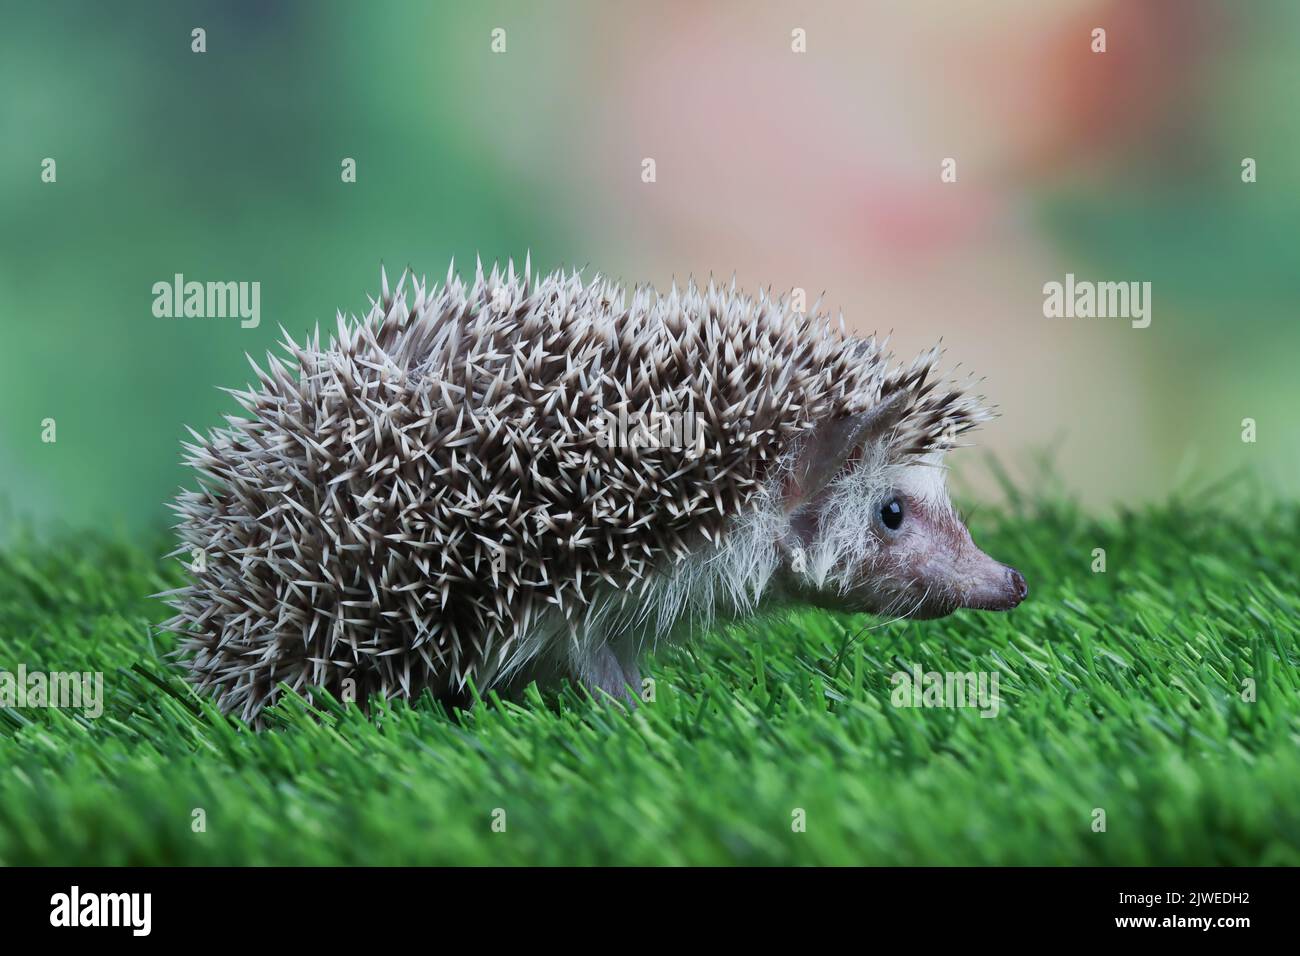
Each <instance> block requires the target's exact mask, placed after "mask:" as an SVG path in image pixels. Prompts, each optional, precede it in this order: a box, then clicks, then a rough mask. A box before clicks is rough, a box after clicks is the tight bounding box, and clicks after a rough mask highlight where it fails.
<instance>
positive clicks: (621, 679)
mask: <svg viewBox="0 0 1300 956" xmlns="http://www.w3.org/2000/svg"><path fill="white" fill-rule="evenodd" d="M578 682H579V683H580V684H582V686H583V687H585V688H587V691H588V692H589V693H590V694H591V696H592V697H595V698H596V699H597V700H599V699H601V697H602V696H604V695H608V696H609V697H612V698H613V699H614V700H616V701H618V702H619V703H622V704H627V705H629V706H632V707H635V706H636V704H637V698H636V692H637V690H638V689H639V688H640V686H641V673H640V670H639V669H638V668H637V666H636V662H635V661H632V662H630V663H628V664H623V663H622V662H620V661H619V659H618V655H617V654H616V653H614V649H613V648H612V647H610V646H609V645H608V644H606V645H605V646H604V647H602V648H600V649H599V650H597V651H595V652H594V653H593V654H592V655H591V656H590V657H589V658H587V661H586V665H585V666H584V667H583V668H582V673H581V674H579V675H578Z"/></svg>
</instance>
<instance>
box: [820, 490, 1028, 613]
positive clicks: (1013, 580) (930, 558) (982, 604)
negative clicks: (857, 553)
mask: <svg viewBox="0 0 1300 956" xmlns="http://www.w3.org/2000/svg"><path fill="white" fill-rule="evenodd" d="M877 503H878V505H879V506H878V507H877V508H875V509H874V513H873V515H872V521H871V524H870V526H869V527H868V529H867V535H868V536H869V538H870V541H869V544H868V548H867V551H866V554H865V555H864V557H863V560H861V561H860V562H859V563H858V565H857V567H856V568H854V569H851V570H850V571H849V577H848V580H847V583H848V587H847V589H846V590H845V591H844V593H843V598H844V600H845V602H846V603H847V604H849V605H850V606H852V607H854V608H855V609H857V610H862V611H869V612H871V613H873V614H880V615H889V616H898V617H914V618H931V617H943V616H944V615H946V614H951V613H952V612H953V611H956V610H958V609H959V608H971V609H975V610H983V611H1007V610H1010V609H1011V608H1013V607H1015V606H1016V605H1018V604H1019V603H1020V602H1021V601H1023V600H1024V598H1025V595H1026V593H1027V590H1028V589H1027V587H1026V585H1025V579H1024V578H1023V577H1022V576H1021V574H1020V572H1019V571H1017V570H1015V569H1014V568H1011V567H1008V566H1006V565H1005V564H1001V563H1000V562H998V561H995V560H994V559H993V558H991V557H989V556H988V555H987V554H985V553H984V552H983V551H981V550H980V549H979V548H977V547H976V546H975V542H973V541H972V540H971V536H970V532H969V531H967V530H966V526H965V525H964V524H962V521H961V519H960V518H959V517H958V516H957V514H956V512H955V511H954V510H953V508H952V506H951V505H950V504H949V503H948V500H947V496H946V495H938V496H936V495H933V494H930V495H925V494H922V495H918V494H914V493H911V492H909V491H908V490H906V488H898V489H891V490H890V491H888V492H887V493H886V494H885V495H883V496H881V497H880V499H879V500H878V502H877Z"/></svg>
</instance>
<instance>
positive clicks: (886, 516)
mask: <svg viewBox="0 0 1300 956" xmlns="http://www.w3.org/2000/svg"><path fill="white" fill-rule="evenodd" d="M880 520H881V521H883V522H884V524H885V527H886V528H888V529H889V530H890V531H897V530H898V529H899V526H900V525H902V523H903V503H902V502H901V501H899V500H898V498H890V499H889V500H888V501H886V502H885V503H884V504H883V505H881V506H880Z"/></svg>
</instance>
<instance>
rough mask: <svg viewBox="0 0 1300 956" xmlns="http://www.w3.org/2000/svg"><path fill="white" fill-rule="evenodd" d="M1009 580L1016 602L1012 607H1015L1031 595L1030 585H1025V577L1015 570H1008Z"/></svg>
mask: <svg viewBox="0 0 1300 956" xmlns="http://www.w3.org/2000/svg"><path fill="white" fill-rule="evenodd" d="M1007 579H1008V580H1009V581H1010V582H1011V595H1012V597H1013V598H1014V601H1015V603H1014V604H1012V605H1011V606H1012V607H1015V606H1016V604H1019V603H1020V602H1021V601H1023V600H1024V599H1025V598H1026V597H1027V596H1028V595H1029V585H1028V584H1026V583H1025V576H1024V575H1023V574H1021V573H1020V572H1019V571H1017V570H1016V569H1015V568H1007Z"/></svg>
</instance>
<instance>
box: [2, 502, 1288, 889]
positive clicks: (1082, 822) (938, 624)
mask: <svg viewBox="0 0 1300 956" xmlns="http://www.w3.org/2000/svg"><path fill="white" fill-rule="evenodd" d="M1218 497H1219V496H1218V495H1214V496H1210V497H1209V498H1208V499H1207V498H1206V497H1204V496H1198V498H1197V500H1198V502H1202V503H1204V502H1206V501H1214V500H1216V499H1217V498H1218ZM976 519H977V520H976V521H975V527H974V531H975V534H976V539H977V541H979V542H980V543H981V544H982V545H984V546H985V547H986V550H988V551H989V552H990V553H992V554H994V555H995V556H997V557H999V558H1001V559H1002V560H1005V561H1007V562H1009V563H1013V564H1015V565H1017V566H1018V567H1020V568H1021V569H1022V570H1023V571H1024V573H1025V577H1026V578H1027V579H1028V580H1029V582H1030V588H1031V591H1030V598H1029V600H1028V601H1027V602H1026V603H1025V604H1024V605H1022V606H1021V608H1019V609H1018V610H1016V611H1014V612H1012V613H1010V614H1005V615H995V614H979V613H971V612H963V613H959V614H957V615H955V616H953V617H950V618H947V619H944V620H940V621H928V622H897V623H890V624H885V625H883V626H876V627H874V628H872V629H864V628H868V627H871V626H872V625H873V624H874V623H876V622H871V621H869V620H867V619H865V618H852V617H839V616H833V615H826V614H821V613H816V612H800V613H798V614H796V615H795V616H793V617H792V618H789V619H778V620H766V621H763V622H761V623H759V624H756V625H754V626H752V627H749V628H739V627H730V628H726V629H723V630H721V631H719V632H717V633H714V634H711V635H706V636H704V637H703V638H702V639H700V640H699V641H697V642H696V643H694V644H693V645H691V646H689V647H686V648H683V649H679V650H674V651H665V652H662V653H661V654H660V655H659V656H658V657H657V658H656V659H655V660H653V661H651V662H650V663H649V665H648V667H647V668H646V670H647V672H648V673H649V674H650V675H652V676H653V678H654V679H655V681H656V687H655V701H654V702H653V703H647V704H644V705H642V706H641V707H640V708H638V709H637V710H636V711H635V713H632V714H630V715H629V714H627V713H625V712H623V711H622V710H621V709H619V708H617V707H614V706H612V705H609V704H604V703H597V702H593V701H592V700H590V699H589V698H587V697H585V696H583V695H581V694H578V693H575V692H571V691H569V692H564V693H560V694H552V695H548V696H546V697H542V696H540V695H538V694H536V693H533V694H530V696H529V698H528V699H526V700H524V701H522V702H519V703H502V702H499V701H495V700H490V701H488V702H485V703H483V704H481V705H480V706H478V707H476V708H475V709H473V710H472V711H469V712H462V713H458V714H452V715H449V714H447V713H446V712H444V711H443V710H442V709H441V708H439V707H438V706H437V705H436V704H434V703H433V702H431V701H429V700H427V699H425V700H421V701H418V702H417V703H415V704H414V705H406V704H391V705H387V706H383V707H380V708H379V709H378V710H376V711H375V712H372V713H371V714H369V715H366V714H363V713H361V712H360V711H359V710H358V709H357V708H356V707H355V706H351V705H349V706H339V705H335V704H333V703H331V702H325V703H322V702H321V701H320V700H319V699H318V701H317V707H316V709H315V711H314V712H313V710H312V708H309V707H308V706H307V704H306V703H305V702H304V701H301V700H291V701H288V702H286V703H283V704H281V705H280V706H279V707H278V708H276V710H275V711H274V713H273V722H272V726H271V728H270V729H268V730H266V731H264V732H261V733H255V732H251V731H249V730H247V729H245V728H243V727H242V726H240V725H239V724H238V723H237V722H235V721H232V720H227V719H225V718H222V717H220V716H218V715H217V714H216V713H215V712H214V711H213V710H212V709H211V707H210V706H209V705H208V704H207V703H206V702H205V701H202V700H200V699H198V698H196V697H195V696H194V695H193V694H192V693H191V692H190V691H189V690H188V689H187V687H186V685H185V684H184V683H183V681H181V680H179V679H178V678H177V676H176V675H175V672H174V671H172V670H170V669H169V665H168V663H167V661H166V660H165V658H164V657H163V655H164V653H165V652H166V650H168V649H169V648H170V646H171V639H170V638H168V637H164V636H159V635H158V634H157V633H153V632H151V624H156V623H157V622H158V621H159V620H161V619H162V618H163V617H164V616H165V611H164V609H163V608H162V607H161V606H160V604H159V603H158V602H156V601H154V600H150V599H148V598H147V597H146V595H148V594H150V593H152V592H156V591H160V590H163V589H165V588H167V587H171V586H174V585H175V584H176V583H177V582H178V580H179V574H178V573H176V572H175V571H174V570H171V569H165V567H164V565H163V564H162V563H161V562H160V561H159V560H158V559H157V555H158V554H160V553H162V552H163V551H164V550H165V544H164V543H163V542H161V541H157V542H148V543H147V546H143V545H131V546H128V545H125V544H123V543H120V542H118V543H114V542H104V541H96V540H88V539H85V538H79V537H71V536H69V537H68V538H66V539H65V540H63V541H61V542H59V543H58V544H56V545H44V546H42V545H38V544H35V543H33V542H32V541H31V540H30V539H25V538H20V539H19V540H17V541H15V542H14V543H12V544H11V545H10V546H9V547H8V548H7V550H4V551H0V669H8V670H10V671H14V670H16V669H17V667H18V665H19V664H24V665H26V667H27V669H28V670H29V671H33V670H47V671H56V670H57V671H85V670H91V671H102V672H103V673H104V684H105V697H106V704H105V710H104V714H103V716H101V717H100V718H98V719H94V720H92V719H88V718H86V717H84V716H82V715H80V714H79V713H77V712H75V711H59V710H46V709H31V708H29V709H22V710H19V709H14V708H10V709H4V710H0V863H5V864H42V863H48V864H73V863H77V864H168V863H179V864H254V863H282V864H339V863H342V864H426V863H440V864H522V863H538V864H565V863H572V864H600V863H605V864H608V863H630V864H632V863H644V864H726V863H748V864H778V863H779V864H786V863H791V864H806V863H820V864H1290V865H1294V864H1297V863H1300V694H1298V691H1300V678H1298V677H1297V672H1296V663H1297V658H1298V657H1300V653H1298V649H1297V636H1298V634H1300V624H1298V623H1297V621H1298V620H1300V616H1298V613H1300V597H1297V594H1298V593H1300V507H1297V506H1296V505H1294V504H1289V505H1275V506H1259V508H1257V509H1256V510H1255V511H1254V512H1253V513H1246V514H1243V515H1240V516H1232V515H1228V514H1225V513H1224V512H1223V511H1221V510H1212V509H1211V510H1207V509H1205V508H1204V507H1203V505H1198V506H1197V507H1195V508H1194V507H1191V506H1184V505H1181V504H1177V503H1171V504H1167V505H1164V506H1162V507H1159V508H1154V509H1150V510H1143V511H1138V512H1133V513H1125V514H1122V515H1120V516H1118V517H1115V518H1113V519H1108V520H1103V521H1098V520H1092V519H1089V518H1086V517H1084V516H1082V515H1081V514H1079V513H1078V512H1077V511H1076V510H1075V509H1073V508H1072V507H1068V506H1065V505H1052V506H1045V505H1031V504H1029V503H1026V502H1024V501H1013V503H1012V506H1011V508H1010V509H1009V510H1008V511H1007V512H1005V513H1002V514H994V513H991V512H981V513H980V514H979V515H977V516H976ZM1094 548H1104V549H1105V550H1106V561H1107V570H1106V572H1105V573H1093V572H1092V570H1091V565H1092V563H1093V549H1094ZM914 664H919V665H920V666H921V667H922V668H923V670H925V671H938V672H947V671H961V672H966V671H974V672H979V671H986V672H993V671H996V672H997V673H998V675H999V682H1000V687H999V690H1000V696H1001V705H1000V710H999V712H998V715H997V716H996V717H993V718H988V719H986V718H981V717H980V716H979V714H978V712H977V711H976V710H974V709H967V708H961V709H953V708H949V709H941V708H934V709H924V708H922V709H904V708H899V707H895V706H894V705H893V704H892V703H891V695H892V693H893V690H894V688H893V687H892V686H891V675H893V674H894V673H895V672H896V671H901V670H908V669H910V668H911V666H912V665H914ZM1247 679H1249V680H1251V681H1253V682H1254V695H1255V699H1254V700H1253V701H1248V700H1246V699H1243V696H1246V697H1249V696H1250V695H1249V694H1246V693H1245V688H1247V687H1248V686H1249V685H1245V684H1243V682H1244V681H1246V680H1247ZM199 809H201V810H202V811H203V816H204V818H205V823H206V828H205V829H203V830H202V832H196V822H195V821H196V820H197V817H196V815H195V811H196V810H199ZM1098 809H1100V810H1102V811H1104V813H1105V831H1104V832H1098V831H1097V830H1095V829H1094V826H1095V821H1096V820H1098V819H1099V816H1098V815H1097V814H1096V813H1095V811H1096V810H1098ZM499 811H504V816H503V815H502V814H501V813H500V812H499ZM797 811H802V819H803V820H804V821H806V826H805V827H804V828H803V831H802V832H796V830H797V829H798V828H797V827H796V826H795V825H794V824H795V823H796V822H797V820H798V819H799V818H800V814H798V813H797ZM494 821H495V822H496V823H497V826H496V828H495V829H494V826H493V824H494ZM502 821H503V822H504V832H498V831H499V830H500V829H501V822H502Z"/></svg>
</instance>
